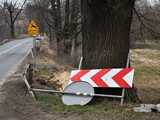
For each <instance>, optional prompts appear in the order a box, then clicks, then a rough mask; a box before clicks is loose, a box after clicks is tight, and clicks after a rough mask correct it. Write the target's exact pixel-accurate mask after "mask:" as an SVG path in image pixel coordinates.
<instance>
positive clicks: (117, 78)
mask: <svg viewBox="0 0 160 120" xmlns="http://www.w3.org/2000/svg"><path fill="white" fill-rule="evenodd" d="M132 70H133V68H125V69H122V70H121V71H120V72H119V73H117V74H116V75H115V76H113V77H112V79H113V80H114V81H115V82H116V83H117V84H118V85H119V86H120V87H121V88H131V86H129V85H128V83H127V82H126V81H125V80H124V79H123V77H124V76H126V75H127V74H128V73H129V72H131V71H132Z"/></svg>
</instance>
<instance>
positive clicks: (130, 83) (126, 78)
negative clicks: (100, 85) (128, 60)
mask: <svg viewBox="0 0 160 120" xmlns="http://www.w3.org/2000/svg"><path fill="white" fill-rule="evenodd" d="M133 76H134V69H133V70H132V71H131V72H129V73H128V74H127V75H126V76H124V77H123V79H124V80H125V81H126V82H127V83H128V85H129V86H130V87H132V86H133V83H132V82H133Z"/></svg>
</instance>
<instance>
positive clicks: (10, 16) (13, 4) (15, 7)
mask: <svg viewBox="0 0 160 120" xmlns="http://www.w3.org/2000/svg"><path fill="white" fill-rule="evenodd" d="M26 2H27V0H23V1H21V0H16V1H13V0H3V1H2V3H1V4H3V12H4V13H5V14H4V17H5V20H6V22H7V24H8V25H9V27H10V34H11V37H12V38H15V22H16V20H17V19H18V17H19V15H20V14H21V12H22V10H23V7H24V5H25V3H26Z"/></svg>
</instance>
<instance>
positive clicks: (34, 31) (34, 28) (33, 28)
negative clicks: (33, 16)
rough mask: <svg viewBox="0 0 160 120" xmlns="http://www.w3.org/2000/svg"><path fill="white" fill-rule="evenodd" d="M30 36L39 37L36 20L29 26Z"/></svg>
mask: <svg viewBox="0 0 160 120" xmlns="http://www.w3.org/2000/svg"><path fill="white" fill-rule="evenodd" d="M28 35H30V36H37V35H39V27H38V25H37V24H36V22H35V21H34V20H32V21H31V22H30V23H29V25H28Z"/></svg>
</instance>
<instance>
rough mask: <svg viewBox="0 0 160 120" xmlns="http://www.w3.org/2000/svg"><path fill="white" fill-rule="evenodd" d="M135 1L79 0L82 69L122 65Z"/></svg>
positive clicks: (127, 46)
mask: <svg viewBox="0 0 160 120" xmlns="http://www.w3.org/2000/svg"><path fill="white" fill-rule="evenodd" d="M134 2H135V0H81V5H82V23H83V24H82V35H83V41H82V45H83V48H82V49H83V51H82V55H83V58H84V59H83V65H82V67H83V68H87V69H88V68H89V69H91V68H92V69H93V68H94V69H95V68H122V67H125V66H126V62H127V56H128V52H129V48H130V46H129V45H130V43H129V34H130V28H131V21H132V9H133V7H134Z"/></svg>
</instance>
